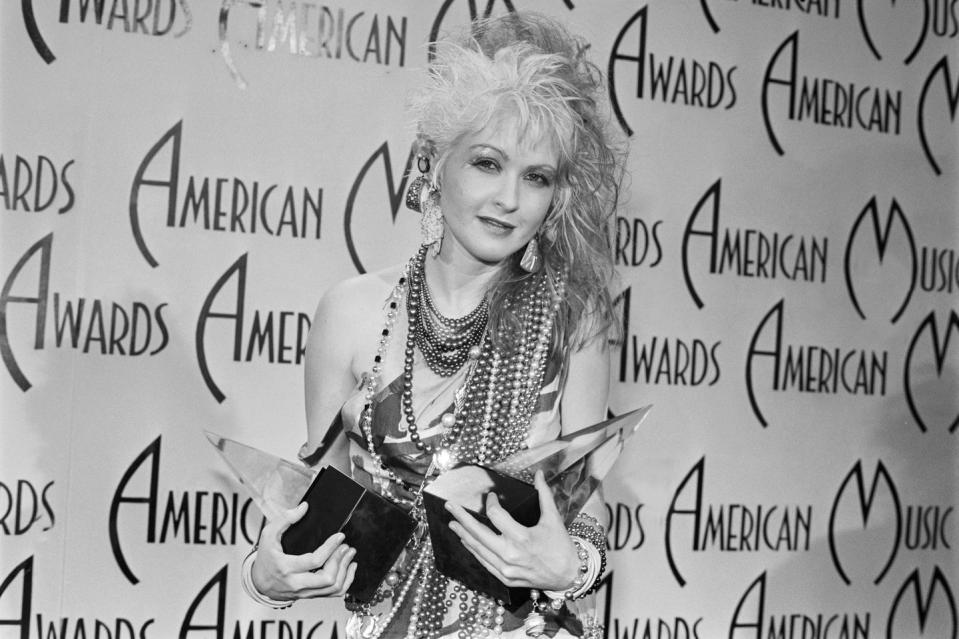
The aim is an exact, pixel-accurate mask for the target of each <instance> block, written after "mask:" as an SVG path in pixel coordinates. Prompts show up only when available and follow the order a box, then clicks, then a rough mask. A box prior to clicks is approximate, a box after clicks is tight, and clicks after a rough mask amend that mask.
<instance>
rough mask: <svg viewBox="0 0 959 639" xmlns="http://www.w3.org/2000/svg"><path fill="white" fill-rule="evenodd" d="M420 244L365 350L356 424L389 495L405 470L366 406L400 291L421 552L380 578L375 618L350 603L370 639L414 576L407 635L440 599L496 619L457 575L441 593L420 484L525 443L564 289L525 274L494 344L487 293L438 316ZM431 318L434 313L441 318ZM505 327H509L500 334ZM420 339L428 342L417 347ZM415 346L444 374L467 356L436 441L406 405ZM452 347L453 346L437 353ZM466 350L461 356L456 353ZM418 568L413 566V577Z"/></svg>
mask: <svg viewBox="0 0 959 639" xmlns="http://www.w3.org/2000/svg"><path fill="white" fill-rule="evenodd" d="M426 251H427V247H425V246H424V247H421V248H420V250H419V252H418V253H417V254H416V256H414V257H413V259H411V260H410V263H409V265H408V266H407V268H406V270H405V271H404V275H403V276H402V277H400V280H399V282H398V284H397V285H396V287H395V288H394V289H393V293H392V295H391V296H390V298H389V300H388V301H387V303H388V310H387V313H386V322H385V325H384V327H383V330H382V332H381V336H380V341H379V346H378V347H377V351H376V355H375V357H374V358H373V367H372V371H371V374H369V375H366V376H365V380H366V393H365V399H366V403H365V406H364V408H363V411H362V413H361V415H360V420H359V422H360V430H361V431H362V433H363V436H364V438H365V440H366V447H367V450H368V452H369V453H370V456H371V457H372V458H373V460H374V461H375V462H376V463H377V465H378V466H379V470H380V472H381V473H383V474H385V475H386V477H387V480H386V481H385V482H381V488H382V490H383V493H384V494H386V495H388V496H391V497H394V498H395V495H393V494H392V490H391V485H392V483H394V482H395V483H397V484H399V485H403V480H402V479H401V478H400V477H399V476H398V475H397V474H396V473H395V471H393V470H392V469H391V468H390V467H389V466H388V465H387V463H386V461H385V460H384V459H383V457H382V456H381V455H380V454H379V452H378V451H377V446H376V444H375V441H374V437H373V410H374V397H375V395H376V392H377V389H378V386H379V382H380V379H379V378H380V373H381V372H382V367H383V358H384V356H385V355H386V351H387V349H388V345H389V340H390V336H391V334H392V332H393V325H394V323H395V321H396V316H397V313H398V311H399V304H400V303H401V301H402V300H403V298H404V297H406V310H407V316H408V330H407V337H406V348H405V351H404V362H403V391H402V397H401V404H402V409H403V416H404V420H405V422H406V429H407V433H408V435H409V438H410V441H412V442H413V443H414V445H415V446H416V448H417V449H418V450H420V451H422V452H423V453H426V454H427V455H432V459H431V463H430V466H429V468H428V470H427V471H426V474H425V476H424V477H423V481H422V483H421V484H420V486H419V489H418V490H417V491H416V494H415V498H414V501H413V502H412V504H411V505H412V507H413V516H414V517H416V518H417V519H419V520H420V521H421V522H423V524H424V525H423V527H422V528H423V530H421V531H420V532H418V533H417V534H416V535H415V539H414V542H413V543H414V546H413V549H414V551H415V550H418V553H419V554H418V556H417V558H416V559H415V560H414V562H413V564H412V568H411V569H410V572H409V573H408V574H407V575H406V579H405V580H402V581H403V583H402V585H400V581H401V579H400V578H399V577H398V576H396V575H391V576H390V577H388V579H387V584H386V585H387V591H390V590H393V589H394V587H395V586H397V585H400V588H399V591H398V592H396V593H395V594H396V595H397V596H395V597H394V598H393V605H392V609H391V610H390V612H389V614H388V615H387V616H386V617H385V618H384V619H382V620H376V619H374V618H373V617H372V615H370V613H369V607H368V606H365V607H363V608H364V609H365V610H363V611H357V612H356V613H354V616H355V619H356V620H357V624H359V626H362V627H363V628H364V630H363V631H361V633H360V635H361V636H363V637H366V638H369V639H373V638H375V637H379V636H380V634H382V632H383V631H384V630H385V629H386V627H387V626H388V625H389V623H390V622H391V621H392V619H393V618H394V617H395V615H396V614H397V613H398V611H399V610H400V608H401V607H402V604H403V601H404V600H405V598H406V597H407V595H408V592H409V590H410V588H411V587H412V586H413V584H414V583H417V584H418V586H417V588H416V594H415V595H414V603H413V608H412V618H411V620H410V628H409V629H408V634H407V636H408V637H412V636H415V637H420V636H426V637H431V636H435V635H436V633H437V630H438V628H439V627H440V626H441V625H442V620H443V616H444V615H445V611H446V609H447V608H448V607H449V606H451V605H454V604H455V603H456V602H455V600H456V599H460V602H459V604H460V605H459V607H460V610H461V614H460V622H461V625H462V627H463V628H464V629H471V631H472V630H475V631H476V633H478V634H482V633H481V631H487V630H489V629H490V628H492V629H493V630H494V632H495V631H496V630H498V627H499V626H500V624H502V621H503V613H504V611H503V608H502V606H500V605H497V604H495V603H494V602H492V601H491V600H489V598H488V597H485V596H483V595H477V594H475V593H474V594H473V602H472V605H466V600H467V599H468V598H469V595H468V591H467V589H465V588H463V587H462V586H460V585H459V584H458V583H455V582H454V589H453V590H452V591H451V592H452V593H455V596H453V597H452V598H451V599H448V600H447V598H446V591H447V587H448V584H449V580H448V579H447V578H446V577H444V576H443V575H440V574H439V573H436V571H435V570H434V569H433V561H432V549H431V547H430V544H429V539H428V536H425V537H424V535H425V517H424V515H423V513H422V512H421V497H422V492H423V489H424V488H425V487H426V485H427V484H428V483H429V481H430V479H431V477H432V476H433V473H434V472H436V471H439V472H443V471H445V470H447V469H449V468H451V467H452V466H454V465H456V464H458V463H477V464H486V463H492V462H495V461H499V460H501V459H505V458H506V457H508V456H509V455H511V454H513V453H515V452H517V451H519V450H521V449H523V448H526V447H527V436H528V434H529V424H530V420H531V418H532V415H533V413H534V412H535V410H536V406H537V403H538V400H539V393H540V390H541V387H542V382H543V376H544V373H545V370H546V364H547V361H548V360H549V355H550V351H551V346H552V344H551V340H552V334H553V317H554V316H555V315H556V313H557V312H558V311H559V309H560V307H561V303H562V296H563V292H564V282H563V281H562V280H560V281H558V282H557V283H556V284H555V286H554V287H553V290H550V288H551V287H550V279H549V277H548V276H547V275H546V274H545V273H539V274H535V275H531V276H530V277H528V278H527V279H526V280H525V282H524V283H523V284H522V287H521V289H520V292H519V294H518V295H516V296H514V297H513V298H511V299H509V300H507V301H506V302H505V304H506V306H507V308H512V310H513V312H514V315H515V316H516V317H517V318H518V320H519V325H518V326H517V327H515V330H513V328H512V327H510V328H505V327H503V328H500V334H499V335H498V336H497V337H498V339H497V340H496V344H494V340H493V338H492V335H491V334H490V331H489V330H488V326H487V324H488V317H489V315H488V308H489V307H488V303H487V302H486V300H485V299H484V301H483V302H482V303H481V304H480V305H479V306H478V307H477V308H476V309H474V310H473V311H472V312H471V313H470V314H469V315H467V316H466V317H464V318H459V319H452V320H451V319H449V318H443V316H442V315H441V314H440V313H439V312H437V311H436V308H435V306H434V305H433V303H432V299H431V297H430V295H429V289H428V287H427V286H426V280H425V260H426ZM424 298H425V301H426V306H427V309H426V312H427V313H430V314H431V317H430V318H429V320H428V321H426V322H425V325H426V326H430V325H432V326H433V327H434V328H435V329H436V331H435V333H434V335H433V336H432V337H425V336H421V333H424V332H426V331H429V330H430V329H429V328H426V327H425V326H424V319H423V317H424V309H423V308H422V301H423V299H424ZM443 320H445V321H443ZM434 321H436V322H438V323H439V326H440V327H439V328H437V325H436V324H434V323H433V322H434ZM477 327H479V330H478V329H477ZM444 331H445V332H444ZM508 331H509V333H510V334H507V332H508ZM437 336H439V337H441V341H442V343H443V344H446V345H448V346H450V347H449V348H446V346H436V344H438V343H439V342H432V341H430V340H432V339H434V338H435V337H437ZM424 343H425V344H427V345H426V346H425V347H424V346H423V344H424ZM416 347H419V348H420V351H421V353H423V356H424V359H425V360H426V363H427V365H428V366H429V367H430V368H431V369H433V370H434V372H436V373H437V374H438V375H441V376H444V377H448V376H450V375H452V374H453V373H455V372H456V371H457V370H459V368H461V367H462V366H463V365H464V364H466V365H467V366H469V370H468V371H467V373H466V379H465V381H464V383H463V385H462V386H461V387H460V388H459V389H458V390H457V391H456V393H455V396H454V405H453V412H449V413H446V414H444V415H443V416H442V418H441V422H442V424H443V427H444V432H443V435H442V437H441V438H440V443H439V445H438V446H436V445H434V444H432V443H428V442H426V441H423V438H422V436H421V435H420V433H419V427H418V425H417V423H416V417H415V413H414V411H413V365H414V357H415V348H416ZM434 347H435V348H436V351H435V352H433V353H431V354H429V355H428V354H427V350H428V349H431V348H434ZM444 349H445V350H444ZM453 351H455V353H456V354H455V356H446V355H444V353H447V352H453ZM464 352H465V356H464V355H463V354H462V353H464ZM431 359H432V364H431ZM457 361H458V362H459V363H458V364H456V368H453V369H452V370H449V367H450V366H453V363H454V362H457ZM437 362H439V363H440V364H441V367H440V370H437V369H436V367H435V365H436V364H437ZM447 370H449V372H448V373H447V372H446V371H447ZM417 547H418V548H417ZM417 575H420V577H419V580H418V581H417ZM384 596H385V593H384ZM444 600H445V601H444ZM354 627H357V626H354Z"/></svg>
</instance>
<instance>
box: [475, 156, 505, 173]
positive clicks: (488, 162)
mask: <svg viewBox="0 0 959 639" xmlns="http://www.w3.org/2000/svg"><path fill="white" fill-rule="evenodd" d="M472 164H473V166H475V167H477V168H479V169H482V170H483V171H489V172H492V171H496V170H497V169H498V168H499V164H498V163H497V162H496V160H494V159H493V158H489V157H485V156H483V157H478V158H476V159H475V160H473V162H472Z"/></svg>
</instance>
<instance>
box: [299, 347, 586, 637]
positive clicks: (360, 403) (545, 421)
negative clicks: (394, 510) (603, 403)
mask: <svg viewBox="0 0 959 639" xmlns="http://www.w3.org/2000/svg"><path fill="white" fill-rule="evenodd" d="M565 368H566V367H565V362H564V361H563V353H559V354H558V355H556V356H554V357H552V358H551V359H550V360H548V361H547V364H546V367H545V372H544V375H543V383H542V386H541V388H540V393H539V397H538V400H537V402H536V406H535V409H534V411H533V415H532V418H531V420H530V424H529V428H528V439H527V441H528V445H529V446H534V445H536V444H539V443H542V442H545V441H550V440H552V439H555V438H556V437H558V436H559V434H560V430H561V423H560V410H559V407H560V399H561V396H562V392H563V387H564V384H565V381H566V374H565ZM466 369H467V367H465V366H464V367H463V368H462V369H460V370H459V371H458V372H456V373H454V374H453V375H452V376H450V377H445V378H443V377H439V376H436V375H433V374H431V373H430V372H428V371H427V366H426V363H425V362H424V360H423V358H422V356H421V355H420V354H419V353H417V354H416V359H415V361H414V370H413V378H414V379H415V380H416V384H414V387H413V393H414V394H413V406H414V410H415V411H416V423H417V425H418V431H419V434H420V436H421V438H422V441H424V442H426V443H435V444H438V443H439V441H440V437H441V435H442V433H443V430H444V427H443V425H442V423H441V419H442V416H443V414H444V413H448V412H452V410H453V402H454V394H455V393H456V391H457V389H459V388H460V387H461V386H462V385H463V383H464V381H465V378H466V375H467V372H466ZM402 392H403V377H402V375H400V376H399V377H397V378H396V379H394V380H393V381H392V382H391V383H390V384H389V385H388V386H385V387H382V388H380V389H379V391H378V392H377V393H376V394H375V395H374V399H373V405H374V409H373V418H372V429H371V430H372V434H373V442H374V446H375V450H376V452H377V453H378V454H379V455H380V457H381V458H382V459H383V460H384V461H385V463H386V464H387V465H388V466H389V467H390V469H391V470H392V471H393V473H394V474H395V475H396V476H398V477H400V478H401V479H402V481H403V485H400V484H398V483H397V482H396V481H394V480H393V479H391V478H390V476H389V475H388V474H387V473H385V472H384V471H382V470H381V469H380V468H379V464H378V463H377V462H376V461H375V460H374V458H373V457H372V456H371V455H370V453H369V451H368V449H367V442H366V437H365V436H364V434H363V432H362V431H361V429H360V418H361V415H362V413H363V410H364V406H365V404H366V379H364V380H361V383H360V384H359V385H358V387H357V388H356V390H355V392H354V394H353V395H352V396H350V398H349V399H348V400H347V401H346V403H345V404H344V405H343V407H342V409H341V410H340V413H339V415H338V417H337V420H336V421H334V424H333V425H332V426H331V428H334V429H340V428H342V430H343V431H344V432H345V434H346V437H347V438H348V440H349V455H350V465H351V468H352V474H353V479H354V480H356V481H357V482H358V483H360V484H362V485H363V486H365V487H366V488H368V489H373V490H375V491H376V492H378V493H380V494H384V493H387V494H390V495H392V496H393V498H394V501H396V502H397V503H399V504H401V505H404V504H405V505H406V506H407V507H408V506H409V505H410V504H411V503H412V500H413V496H414V492H415V491H416V489H417V488H419V486H420V485H421V483H422V481H423V476H424V474H425V473H426V471H427V469H428V467H429V465H430V462H431V460H432V456H431V455H428V454H426V453H424V452H423V451H421V450H419V449H418V448H417V447H416V445H415V444H414V443H413V442H412V441H411V439H410V438H409V436H408V433H407V431H406V421H405V418H404V415H403V411H402V405H401V396H402ZM320 454H321V451H319V450H313V451H311V450H308V449H307V448H306V445H305V444H304V446H303V447H302V448H301V449H300V454H299V456H300V459H301V460H302V461H303V462H304V463H305V464H307V465H309V466H315V465H316V464H318V463H319V461H320V459H319V458H320ZM494 461H495V460H494ZM411 555H412V553H410V552H405V553H404V556H403V557H401V559H400V561H401V563H402V562H405V565H404V566H403V568H401V570H400V571H399V572H400V573H401V574H407V572H408V568H409V564H411V563H412V556H411ZM449 587H452V584H451V585H450V586H449ZM451 598H452V597H451V596H450V597H444V600H447V601H448V600H450V599H451ZM412 600H413V597H412V596H408V597H406V598H405V599H404V601H403V603H402V605H401V607H400V608H399V609H398V610H396V611H395V612H394V616H393V618H392V621H391V622H390V623H389V626H388V627H387V629H386V630H385V631H384V632H383V633H382V634H380V635H379V636H380V637H405V636H406V634H407V629H408V626H409V623H410V617H411V614H412V605H413V604H412ZM391 608H392V601H391V600H390V599H389V598H387V599H386V600H385V601H383V602H381V603H379V604H378V605H377V606H376V607H375V608H374V609H373V611H372V612H373V613H375V614H379V615H381V618H382V619H385V618H386V616H387V615H388V614H389V612H390V611H391ZM530 610H531V602H529V601H527V602H526V603H525V604H523V605H522V606H521V607H520V608H519V609H517V610H514V611H509V610H506V611H505V614H504V615H503V622H502V626H501V628H502V634H501V636H502V637H507V638H508V637H525V636H526V635H525V632H524V629H523V623H524V620H525V618H526V616H527V615H528V614H529V613H530ZM459 614H460V613H459V608H458V604H457V603H454V604H453V605H451V606H449V608H448V610H447V612H446V616H445V618H444V620H443V627H442V628H441V629H440V631H439V634H438V636H439V637H446V636H451V637H455V636H456V635H457V633H458V631H459V630H460V629H461V624H460V620H459ZM546 623H547V627H546V633H545V634H546V635H547V636H550V637H578V636H580V635H581V634H582V622H581V621H579V620H577V619H576V617H575V616H574V615H573V614H572V613H569V612H568V611H567V610H566V609H564V610H563V611H561V612H560V613H553V612H552V611H551V612H550V613H549V614H547V616H546Z"/></svg>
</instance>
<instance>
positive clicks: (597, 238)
mask: <svg viewBox="0 0 959 639" xmlns="http://www.w3.org/2000/svg"><path fill="white" fill-rule="evenodd" d="M433 47H434V48H433V52H434V57H433V61H432V63H431V65H430V67H429V70H428V74H427V78H426V82H425V83H424V86H423V87H422V88H421V90H420V91H419V92H418V93H416V94H414V95H413V97H412V99H411V111H412V113H413V116H414V120H415V123H416V127H417V133H416V135H417V140H416V143H415V145H414V149H415V150H416V151H417V152H419V153H423V154H425V155H428V156H431V157H433V158H434V159H435V166H434V171H433V179H434V183H435V186H436V187H437V188H439V189H440V192H442V184H440V183H438V179H439V178H438V177H437V176H439V175H440V174H441V169H442V166H443V164H444V163H445V161H446V159H447V157H448V155H449V153H450V151H451V150H452V148H453V147H454V146H455V145H456V143H457V142H458V141H459V140H460V139H461V138H463V137H465V136H467V135H471V134H474V133H477V132H479V131H481V130H483V129H484V128H486V127H487V126H488V125H490V124H496V123H497V119H498V118H500V117H502V116H504V115H506V114H509V115H512V116H514V117H516V118H518V123H519V124H518V126H517V130H518V132H520V133H521V135H522V137H523V139H522V140H521V141H522V142H533V143H535V142H537V141H540V140H544V139H549V140H550V141H551V142H553V144H554V145H555V148H556V149H557V150H558V151H559V156H560V157H559V166H558V167H557V168H558V171H557V175H556V182H555V184H556V190H555V193H554V196H553V202H552V204H551V207H550V212H549V214H548V215H547V217H546V220H545V221H544V222H543V225H542V227H541V229H540V234H539V238H540V249H541V251H542V254H543V258H544V260H543V261H544V268H545V269H546V272H547V274H548V275H549V276H550V280H551V281H552V282H555V281H557V278H558V277H561V276H562V277H565V278H566V296H565V308H564V309H562V310H561V311H560V312H559V313H558V314H557V316H556V318H555V323H556V327H557V335H558V336H559V338H558V339H557V340H556V342H555V347H556V348H563V347H564V346H565V347H573V348H579V347H582V346H583V345H584V344H586V343H587V342H589V341H591V340H592V339H593V338H595V337H597V336H602V337H606V336H610V335H615V334H616V333H617V328H618V323H617V322H616V319H615V314H614V311H613V303H612V298H611V295H610V292H609V286H610V282H611V279H612V277H613V274H614V268H613V254H612V245H611V224H612V217H613V215H614V214H615V210H616V206H617V201H618V196H619V185H620V181H621V179H622V166H623V159H624V154H623V153H622V152H619V151H616V150H614V148H613V146H614V145H613V143H612V140H611V135H610V133H609V131H608V122H609V118H608V117H606V112H605V111H602V112H601V109H600V104H601V103H600V97H601V96H602V94H603V80H602V76H601V74H600V72H599V70H598V69H597V68H596V66H595V65H594V64H592V63H591V62H589V61H588V60H587V59H586V57H585V52H586V50H587V49H588V45H587V44H586V43H585V42H584V41H583V40H582V39H579V38H576V37H574V36H572V35H571V34H570V33H569V32H568V31H567V30H566V29H565V28H564V27H562V26H561V25H560V24H559V23H557V22H556V21H554V20H552V19H550V18H547V17H545V16H542V15H539V14H532V13H512V12H511V13H508V14H506V15H504V16H501V17H497V18H484V19H480V20H477V21H474V22H473V24H472V25H471V30H470V33H469V35H468V36H466V37H464V38H460V39H459V41H456V40H446V41H441V42H437V43H434V45H433ZM441 197H442V196H441ZM522 253H523V250H522V249H521V250H520V251H518V252H517V253H516V254H515V255H514V256H513V257H512V258H511V260H510V262H509V265H508V268H505V269H503V272H502V274H501V275H500V276H499V278H498V279H497V281H496V282H495V283H494V285H493V288H492V290H491V291H490V295H491V299H490V302H491V303H490V309H491V310H490V322H491V327H492V328H493V329H494V331H493V335H497V334H498V333H499V331H498V330H496V329H499V328H501V327H503V328H507V329H512V328H514V327H515V326H516V324H518V319H517V318H516V317H515V316H514V313H515V307H514V306H513V305H510V304H504V303H501V302H502V301H504V300H505V299H508V298H510V297H511V296H512V295H513V294H515V293H516V292H517V291H518V290H519V288H520V287H522V286H523V284H524V281H525V280H526V279H527V278H528V277H529V274H527V273H525V272H524V271H523V270H522V269H521V268H520V267H519V261H520V258H521V256H522ZM510 332H512V331H510V330H507V331H506V333H507V334H509V333H510Z"/></svg>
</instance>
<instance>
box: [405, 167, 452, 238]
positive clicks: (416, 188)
mask: <svg viewBox="0 0 959 639" xmlns="http://www.w3.org/2000/svg"><path fill="white" fill-rule="evenodd" d="M416 168H417V169H419V171H420V175H419V176H418V177H417V178H416V179H414V180H413V182H411V183H410V188H409V189H407V191H406V207H407V208H409V209H412V210H414V211H416V212H417V213H420V214H422V216H423V217H421V218H420V233H422V236H423V242H422V244H423V245H424V246H429V247H431V249H432V250H431V253H432V255H433V256H434V257H436V255H437V254H438V253H439V252H440V246H441V245H442V243H443V212H442V211H441V210H440V205H439V191H438V190H437V189H436V187H435V186H433V183H432V182H431V181H430V179H429V178H428V177H427V174H428V173H429V172H430V159H429V158H428V157H426V156H425V155H423V154H422V153H420V154H418V155H417V156H416Z"/></svg>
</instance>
